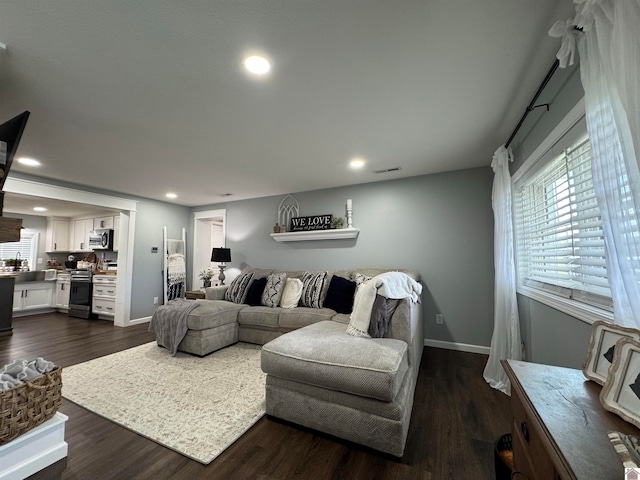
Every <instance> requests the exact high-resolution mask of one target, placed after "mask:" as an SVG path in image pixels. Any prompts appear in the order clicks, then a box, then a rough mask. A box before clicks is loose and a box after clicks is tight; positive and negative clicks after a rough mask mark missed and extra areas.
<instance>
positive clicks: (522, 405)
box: [501, 360, 640, 480]
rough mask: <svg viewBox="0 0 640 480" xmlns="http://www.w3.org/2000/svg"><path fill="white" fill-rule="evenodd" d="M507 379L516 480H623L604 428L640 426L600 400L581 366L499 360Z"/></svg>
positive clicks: (633, 432)
mask: <svg viewBox="0 0 640 480" xmlns="http://www.w3.org/2000/svg"><path fill="white" fill-rule="evenodd" d="M501 363H502V367H503V368H504V370H505V372H506V373H507V376H508V377H509V380H511V406H512V409H513V417H514V418H513V432H512V433H513V456H514V463H515V471H517V472H521V473H520V474H515V475H514V476H513V478H514V480H525V479H529V480H560V479H561V480H569V479H581V480H617V479H620V480H622V479H623V478H624V467H623V466H622V462H621V461H620V460H619V458H618V455H617V454H616V452H615V450H614V449H613V446H612V445H611V442H609V437H608V436H607V431H608V430H616V431H619V432H623V433H626V434H631V435H639V436H640V430H639V429H638V428H636V427H634V426H633V425H631V424H630V423H627V422H625V421H624V420H622V419H621V418H620V417H618V416H617V415H615V414H613V413H611V412H608V411H607V410H605V409H604V408H603V407H602V405H601V404H600V399H599V395H600V390H601V388H602V387H601V386H600V385H598V384H597V383H595V382H592V381H590V380H587V379H586V378H585V377H584V375H583V374H582V372H581V371H580V370H575V369H571V368H562V367H553V366H549V365H540V364H536V363H528V362H520V361H516V360H502V362H501Z"/></svg>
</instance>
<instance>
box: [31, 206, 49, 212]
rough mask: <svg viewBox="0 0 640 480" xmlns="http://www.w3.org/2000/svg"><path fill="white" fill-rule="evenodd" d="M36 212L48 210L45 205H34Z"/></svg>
mask: <svg viewBox="0 0 640 480" xmlns="http://www.w3.org/2000/svg"><path fill="white" fill-rule="evenodd" d="M33 209H34V210H35V211H36V212H46V211H47V209H46V208H44V207H33Z"/></svg>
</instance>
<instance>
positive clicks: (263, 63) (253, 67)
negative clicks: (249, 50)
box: [243, 55, 271, 75]
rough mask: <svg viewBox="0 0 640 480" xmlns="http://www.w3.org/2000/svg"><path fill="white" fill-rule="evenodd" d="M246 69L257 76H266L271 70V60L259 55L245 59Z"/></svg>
mask: <svg viewBox="0 0 640 480" xmlns="http://www.w3.org/2000/svg"><path fill="white" fill-rule="evenodd" d="M243 63H244V68H246V69H247V70H249V71H250V72H251V73H255V74H256V75H264V74H265V73H268V72H269V70H271V64H270V63H269V60H267V59H266V58H264V57H261V56H259V55H251V56H249V57H247V58H245V59H244V62H243Z"/></svg>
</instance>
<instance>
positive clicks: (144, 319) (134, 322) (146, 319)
mask: <svg viewBox="0 0 640 480" xmlns="http://www.w3.org/2000/svg"><path fill="white" fill-rule="evenodd" d="M150 321H151V316H149V317H140V318H134V319H133V320H129V322H127V326H130V325H138V324H140V323H149V322H150Z"/></svg>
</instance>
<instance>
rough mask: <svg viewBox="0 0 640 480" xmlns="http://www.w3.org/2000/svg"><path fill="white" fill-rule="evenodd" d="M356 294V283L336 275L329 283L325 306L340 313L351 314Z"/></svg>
mask: <svg viewBox="0 0 640 480" xmlns="http://www.w3.org/2000/svg"><path fill="white" fill-rule="evenodd" d="M355 293H356V282H352V281H351V280H347V279H346V278H342V277H338V276H337V275H334V276H333V277H331V282H329V290H327V298H326V299H325V301H324V306H325V307H327V308H332V309H333V310H335V311H336V312H338V313H351V311H352V310H353V297H354V295H355Z"/></svg>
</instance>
